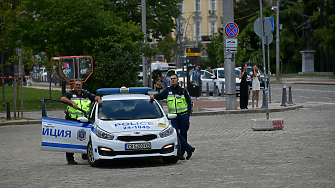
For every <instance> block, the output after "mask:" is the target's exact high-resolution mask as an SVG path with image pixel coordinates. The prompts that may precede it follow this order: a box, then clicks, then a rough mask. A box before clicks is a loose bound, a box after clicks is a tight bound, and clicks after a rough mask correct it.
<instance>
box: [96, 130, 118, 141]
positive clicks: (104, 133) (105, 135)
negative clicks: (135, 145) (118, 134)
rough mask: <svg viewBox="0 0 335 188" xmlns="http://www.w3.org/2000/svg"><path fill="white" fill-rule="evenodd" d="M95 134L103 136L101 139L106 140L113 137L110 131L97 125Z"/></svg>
mask: <svg viewBox="0 0 335 188" xmlns="http://www.w3.org/2000/svg"><path fill="white" fill-rule="evenodd" d="M97 136H98V137H99V138H103V139H107V140H113V139H114V135H113V134H111V133H108V132H106V131H104V130H102V129H100V128H99V127H97Z"/></svg>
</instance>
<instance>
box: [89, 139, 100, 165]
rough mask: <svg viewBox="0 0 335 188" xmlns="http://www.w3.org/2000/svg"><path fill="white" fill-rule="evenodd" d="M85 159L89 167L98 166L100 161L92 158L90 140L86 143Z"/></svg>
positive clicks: (92, 152)
mask: <svg viewBox="0 0 335 188" xmlns="http://www.w3.org/2000/svg"><path fill="white" fill-rule="evenodd" d="M87 160H88V163H89V164H90V165H91V167H98V166H100V165H101V161H99V160H96V159H95V158H94V151H93V146H92V141H91V140H90V141H89V142H88V144H87Z"/></svg>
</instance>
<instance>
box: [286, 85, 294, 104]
mask: <svg viewBox="0 0 335 188" xmlns="http://www.w3.org/2000/svg"><path fill="white" fill-rule="evenodd" d="M287 104H293V102H292V91H291V86H288V103H287Z"/></svg>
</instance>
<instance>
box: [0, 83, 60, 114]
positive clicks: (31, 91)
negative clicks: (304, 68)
mask: <svg viewBox="0 0 335 188" xmlns="http://www.w3.org/2000/svg"><path fill="white" fill-rule="evenodd" d="M16 91H17V93H16V95H17V97H18V96H19V98H18V99H16V105H17V106H19V108H20V111H21V87H17V88H16ZM61 96H62V92H61V91H58V90H51V98H53V99H57V100H60V98H61ZM49 97H50V96H49V90H47V89H35V88H28V87H23V111H26V110H41V99H42V98H49ZM5 98H6V101H9V103H10V110H11V111H13V110H14V87H13V86H5ZM6 105H7V104H6ZM17 106H16V110H18V107H17ZM60 107H62V105H57V104H55V103H52V104H51V103H49V104H48V106H47V109H56V108H60ZM6 110H7V106H5V107H3V106H0V111H6Z"/></svg>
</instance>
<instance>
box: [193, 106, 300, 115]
mask: <svg viewBox="0 0 335 188" xmlns="http://www.w3.org/2000/svg"><path fill="white" fill-rule="evenodd" d="M299 108H303V105H292V106H287V107H282V108H278V109H269V112H283V111H287V110H296V109H299ZM200 110H201V109H200ZM251 113H266V109H263V108H259V109H247V110H222V111H208V110H206V111H203V112H193V113H192V116H211V115H221V114H251Z"/></svg>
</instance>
